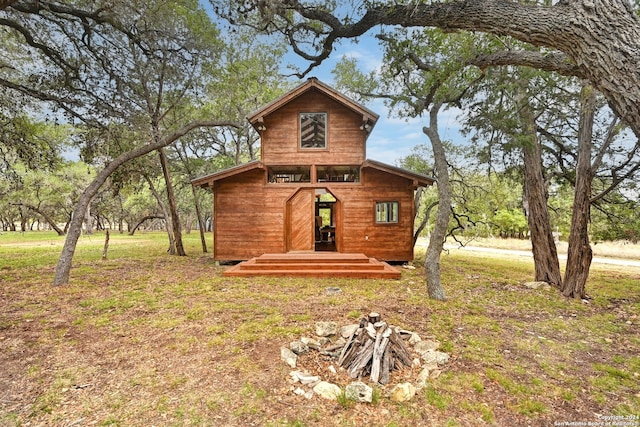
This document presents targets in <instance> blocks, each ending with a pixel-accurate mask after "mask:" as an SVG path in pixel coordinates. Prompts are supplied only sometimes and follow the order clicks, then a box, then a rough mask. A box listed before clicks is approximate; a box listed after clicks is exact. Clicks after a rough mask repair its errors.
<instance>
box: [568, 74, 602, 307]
mask: <svg viewBox="0 0 640 427" xmlns="http://www.w3.org/2000/svg"><path fill="white" fill-rule="evenodd" d="M580 101H581V111H580V129H579V131H578V164H577V166H576V188H575V195H574V200H573V214H572V215H571V231H570V233H569V249H568V253H567V268H566V270H565V275H564V283H563V284H562V294H563V295H565V296H567V297H573V298H584V297H585V295H586V284H587V278H588V277H589V268H590V267H591V260H592V258H593V252H592V250H591V245H590V244H589V228H588V226H589V216H590V206H591V204H590V198H591V181H592V180H593V169H592V167H591V145H592V140H591V139H592V131H593V119H594V112H595V104H596V96H595V91H594V90H593V88H592V87H591V86H589V85H583V87H582V92H581V94H580Z"/></svg>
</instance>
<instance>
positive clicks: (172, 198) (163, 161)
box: [158, 148, 187, 256]
mask: <svg viewBox="0 0 640 427" xmlns="http://www.w3.org/2000/svg"><path fill="white" fill-rule="evenodd" d="M158 154H159V155H160V165H161V166H162V174H163V175H164V181H165V185H166V187H167V200H168V201H169V213H170V217H171V228H172V229H173V237H174V239H175V246H176V255H178V256H186V255H187V253H186V252H185V251H184V245H183V244H182V230H181V227H180V216H179V215H178V205H177V203H176V195H175V193H174V191H173V184H172V183H171V173H170V171H169V162H168V161H167V155H166V153H165V152H164V150H163V149H162V148H161V149H159V150H158Z"/></svg>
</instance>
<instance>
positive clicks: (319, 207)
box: [314, 189, 337, 251]
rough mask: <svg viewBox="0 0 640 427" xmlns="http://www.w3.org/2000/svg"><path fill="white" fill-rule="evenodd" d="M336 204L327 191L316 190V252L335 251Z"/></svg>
mask: <svg viewBox="0 0 640 427" xmlns="http://www.w3.org/2000/svg"><path fill="white" fill-rule="evenodd" d="M336 202H337V200H336V198H335V197H334V196H333V194H331V193H329V192H328V191H327V190H325V189H316V206H315V224H314V228H315V241H316V242H315V250H316V251H336V209H335V207H336Z"/></svg>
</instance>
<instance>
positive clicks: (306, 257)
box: [253, 252, 371, 264]
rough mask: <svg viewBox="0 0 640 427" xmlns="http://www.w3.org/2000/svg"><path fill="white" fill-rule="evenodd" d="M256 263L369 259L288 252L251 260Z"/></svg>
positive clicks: (361, 260) (329, 261) (335, 254)
mask: <svg viewBox="0 0 640 427" xmlns="http://www.w3.org/2000/svg"><path fill="white" fill-rule="evenodd" d="M253 259H254V260H255V261H256V263H282V262H286V263H318V264H322V263H340V262H349V263H363V264H367V263H369V262H370V260H371V258H369V257H368V256H366V255H365V254H344V253H340V252H289V253H286V254H264V255H260V256H259V257H257V258H253Z"/></svg>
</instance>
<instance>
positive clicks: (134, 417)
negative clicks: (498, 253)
mask: <svg viewBox="0 0 640 427" xmlns="http://www.w3.org/2000/svg"><path fill="white" fill-rule="evenodd" d="M34 234H35V236H34V235H25V236H20V235H11V234H3V235H0V278H1V280H0V348H2V351H1V352H0V367H1V368H0V425H9V426H12V425H16V426H17V425H56V426H57V425H60V426H70V425H118V426H149V425H198V426H199V425H202V426H205V425H207V426H209V425H216V426H217V425H229V426H236V425H237V426H246V425H260V426H326V425H337V426H361V425H369V426H406V425H419V426H422V425H424V426H431V425H433V426H443V425H450V426H456V425H458V426H475V425H498V426H503V425H513V426H519V425H531V426H548V425H553V424H554V422H562V421H574V422H585V423H588V422H598V420H599V418H598V417H599V416H613V415H621V416H630V417H633V416H637V415H638V414H640V394H639V389H638V383H639V381H640V356H639V355H640V337H639V335H638V332H639V329H640V328H639V325H640V270H638V269H635V270H631V269H627V270H626V271H622V270H621V269H617V270H611V269H604V268H601V267H597V268H594V269H593V270H592V274H591V276H590V280H589V284H588V290H589V293H590V294H591V296H592V299H591V300H590V302H589V303H584V302H581V301H574V300H566V299H564V298H562V297H561V296H559V294H558V293H557V292H555V291H553V290H550V291H534V290H530V289H526V288H524V287H523V286H522V285H521V283H522V282H524V281H526V280H530V275H531V271H532V265H531V261H529V260H522V259H517V260H512V259H506V258H494V257H491V256H490V255H487V254H476V253H470V252H469V253H463V254H452V255H448V256H444V257H443V260H442V268H443V281H444V283H445V288H446V291H447V294H448V297H449V300H448V301H446V302H435V301H431V300H429V299H428V298H427V296H426V294H425V286H424V284H423V274H424V272H423V270H422V268H421V266H420V261H418V262H417V263H416V265H417V267H418V268H417V269H416V270H404V272H403V278H402V279H401V280H399V281H377V280H313V279H305V280H301V279H287V278H260V279H229V278H223V277H221V276H220V272H221V267H218V266H216V265H215V264H214V263H213V262H212V261H211V260H210V258H209V257H208V256H201V255H198V247H197V245H198V241H199V240H198V237H197V236H195V235H192V236H187V241H186V243H187V248H188V253H190V254H192V255H191V256H189V257H186V258H184V257H183V258H179V257H171V256H168V255H166V252H165V249H166V247H165V244H164V237H163V236H162V235H154V234H147V235H143V234H141V235H138V236H135V237H129V236H113V235H112V239H111V249H110V253H109V254H110V259H109V260H108V261H101V260H100V257H101V254H102V239H101V237H100V236H97V237H94V238H91V239H88V238H83V240H82V242H81V246H80V247H79V249H78V252H77V255H76V262H75V264H74V266H75V267H74V270H73V272H72V280H71V283H70V285H68V286H65V287H61V288H53V287H51V286H50V285H49V283H50V281H51V278H52V274H53V267H54V265H55V261H56V257H57V255H58V253H59V250H60V246H59V244H60V241H61V239H60V238H58V237H56V236H53V235H49V234H47V235H43V234H39V235H38V234H37V233H34ZM329 286H339V287H341V288H342V290H343V292H342V293H341V294H339V295H332V296H330V295H327V294H326V292H325V289H326V288H327V287H329ZM372 310H375V311H378V312H380V313H382V314H383V316H385V317H386V318H387V319H389V320H390V321H391V322H392V323H394V324H397V325H400V326H403V327H406V328H408V329H411V330H414V331H416V332H418V333H420V334H421V335H423V336H426V335H434V336H435V337H436V338H437V339H438V340H440V341H441V342H442V343H443V347H444V350H445V351H447V352H449V353H450V354H451V356H452V359H451V362H450V363H449V364H448V365H447V366H446V368H445V370H444V373H443V375H441V376H440V377H439V378H438V379H436V380H433V381H431V382H430V383H429V385H428V387H427V388H425V389H424V390H422V391H421V392H420V393H419V395H418V396H416V398H414V399H413V400H412V401H410V402H408V403H402V404H397V403H393V402H391V401H389V400H388V399H387V398H386V397H385V392H386V391H387V389H388V388H387V389H385V388H384V387H378V388H377V389H376V392H377V393H378V395H379V398H378V399H377V402H376V403H375V404H353V405H348V404H345V403H344V402H342V403H339V402H329V401H324V400H321V399H319V398H314V399H312V400H310V401H308V400H306V399H304V398H303V397H300V396H296V395H294V394H292V393H291V392H290V384H289V383H288V372H289V369H288V367H286V366H285V365H284V364H283V363H282V362H280V355H279V348H280V346H282V345H286V344H287V343H288V342H289V341H290V340H292V339H293V338H296V337H299V336H300V335H302V334H308V333H310V332H311V331H312V328H313V324H314V322H315V321H316V320H335V321H338V322H341V323H345V324H346V323H351V322H353V321H354V319H357V318H358V317H359V316H361V315H363V314H365V313H367V312H369V311H372ZM314 363H315V362H314ZM326 363H328V362H327V361H323V362H318V363H317V365H318V366H307V367H308V368H309V369H324V368H323V366H324V364H326ZM410 374H411V373H410V372H403V373H398V374H397V378H396V379H395V381H400V380H401V379H402V378H403V377H404V376H405V375H406V376H408V375H410ZM331 379H332V380H334V381H336V382H337V383H339V384H340V385H342V386H344V385H345V383H346V379H345V378H344V377H343V376H341V375H340V373H339V374H338V375H336V376H334V377H332V378H331ZM632 420H633V419H632ZM636 420H637V419H636Z"/></svg>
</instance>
